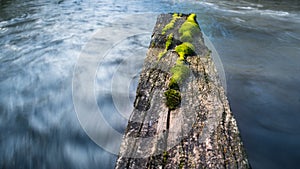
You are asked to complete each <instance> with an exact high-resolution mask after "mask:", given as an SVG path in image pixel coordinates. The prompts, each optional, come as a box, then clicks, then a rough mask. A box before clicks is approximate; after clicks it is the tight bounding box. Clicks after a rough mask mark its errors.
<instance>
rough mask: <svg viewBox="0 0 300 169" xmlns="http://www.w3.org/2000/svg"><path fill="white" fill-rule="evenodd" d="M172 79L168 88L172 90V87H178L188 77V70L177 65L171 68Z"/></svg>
mask: <svg viewBox="0 0 300 169" xmlns="http://www.w3.org/2000/svg"><path fill="white" fill-rule="evenodd" d="M171 73H172V77H171V79H170V83H169V88H171V89H172V86H175V84H177V85H180V84H182V83H183V82H184V80H185V79H186V78H187V77H188V75H189V73H190V70H189V68H188V67H187V66H186V65H184V64H178V65H175V66H174V67H172V68H171ZM173 89H175V88H173Z"/></svg>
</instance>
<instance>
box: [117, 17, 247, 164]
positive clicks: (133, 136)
mask: <svg viewBox="0 0 300 169" xmlns="http://www.w3.org/2000/svg"><path fill="white" fill-rule="evenodd" d="M210 53H211V52H210V50H209V49H208V48H207V47H206V46H205V44H204V40H203V37H202V33H201V30H200V28H199V26H198V23H197V21H196V15H195V14H190V15H178V14H162V15H159V16H158V18H157V23H156V25H155V28H154V30H153V35H152V40H151V43H150V46H149V50H148V52H147V57H146V59H145V62H144V67H143V70H142V73H141V75H140V80H139V84H138V88H137V91H136V99H135V103H134V110H133V112H132V114H131V116H130V119H129V122H128V126H127V129H126V131H125V135H124V138H123V141H122V144H121V147H120V153H119V157H118V160H117V163H116V167H115V168H117V169H123V168H137V169H143V168H155V169H156V168H250V166H249V163H248V160H247V157H246V154H245V150H244V148H243V144H242V141H241V137H240V133H239V130H238V127H237V124H236V120H235V119H234V117H233V114H232V112H231V111H230V107H229V104H228V101H227V98H226V96H225V92H224V89H223V87H222V86H221V83H220V79H219V77H218V74H217V71H216V68H215V66H214V63H213V60H212V58H211V56H210Z"/></svg>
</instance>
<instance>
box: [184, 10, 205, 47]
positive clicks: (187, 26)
mask: <svg viewBox="0 0 300 169" xmlns="http://www.w3.org/2000/svg"><path fill="white" fill-rule="evenodd" d="M199 32H200V29H199V25H198V24H197V22H196V14H194V13H193V14H190V15H189V16H188V18H187V20H186V21H185V22H184V23H183V24H182V25H181V27H180V29H179V33H180V34H181V36H180V40H181V41H183V42H192V41H193V35H194V34H196V33H199Z"/></svg>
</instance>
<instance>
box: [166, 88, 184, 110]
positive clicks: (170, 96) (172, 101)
mask: <svg viewBox="0 0 300 169" xmlns="http://www.w3.org/2000/svg"><path fill="white" fill-rule="evenodd" d="M165 96H166V98H167V102H166V105H167V106H168V107H169V109H170V110H174V109H176V108H177V107H178V106H179V105H180V103H181V95H180V92H179V91H178V90H174V89H169V90H167V91H166V92H165Z"/></svg>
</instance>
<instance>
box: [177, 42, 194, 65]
mask: <svg viewBox="0 0 300 169" xmlns="http://www.w3.org/2000/svg"><path fill="white" fill-rule="evenodd" d="M194 50H195V47H194V45H193V44H191V43H189V42H184V43H182V44H181V45H178V46H176V48H175V51H176V52H177V53H178V54H179V59H180V60H182V61H184V60H185V56H187V55H191V54H193V53H194Z"/></svg>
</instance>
